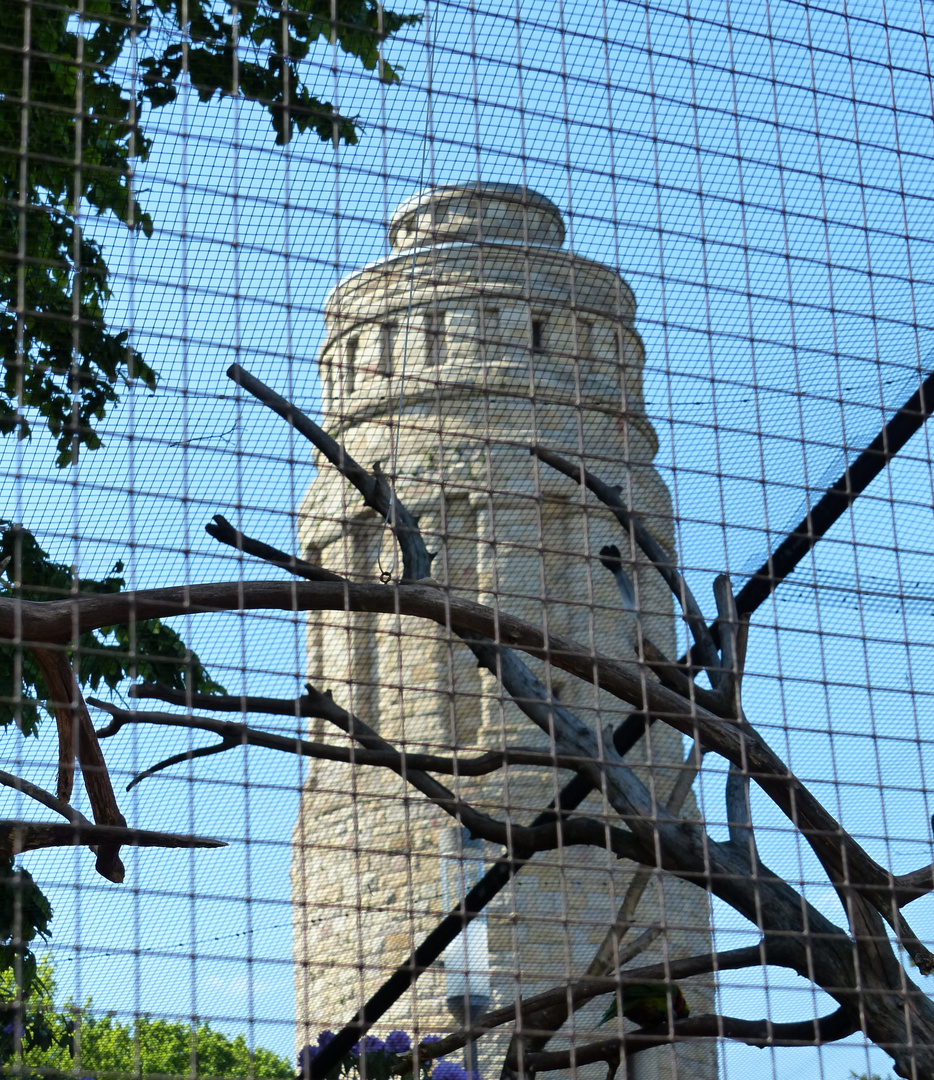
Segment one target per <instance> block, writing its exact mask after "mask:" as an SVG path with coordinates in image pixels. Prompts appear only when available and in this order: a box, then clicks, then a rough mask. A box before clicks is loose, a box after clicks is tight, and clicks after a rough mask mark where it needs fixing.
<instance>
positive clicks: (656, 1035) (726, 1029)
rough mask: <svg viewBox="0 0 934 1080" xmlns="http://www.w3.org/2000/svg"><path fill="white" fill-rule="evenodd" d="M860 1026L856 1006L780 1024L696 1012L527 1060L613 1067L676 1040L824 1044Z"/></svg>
mask: <svg viewBox="0 0 934 1080" xmlns="http://www.w3.org/2000/svg"><path fill="white" fill-rule="evenodd" d="M856 1031H859V1023H858V1021H856V1020H855V1019H854V1018H853V1015H852V1013H851V1012H850V1011H848V1010H846V1009H843V1008H840V1009H837V1010H836V1012H833V1013H830V1014H829V1015H828V1016H822V1017H819V1018H817V1019H814V1020H798V1021H796V1022H793V1023H788V1024H775V1023H773V1022H772V1021H771V1020H768V1019H764V1020H740V1019H739V1018H737V1017H733V1016H716V1015H713V1014H709V1015H702V1016H691V1017H688V1019H687V1020H677V1021H675V1023H674V1024H671V1025H665V1030H664V1031H659V1030H657V1029H651V1028H640V1029H639V1030H637V1031H634V1032H631V1033H628V1032H627V1034H626V1035H625V1037H624V1038H623V1039H620V1038H615V1039H602V1040H601V1041H599V1042H593V1043H589V1044H587V1045H584V1046H575V1047H571V1048H570V1049H568V1050H552V1051H549V1052H547V1053H542V1054H529V1055H528V1057H526V1058H525V1061H524V1065H525V1068H526V1070H527V1071H529V1072H532V1073H535V1072H555V1071H557V1070H559V1069H574V1068H575V1067H580V1066H581V1065H589V1064H591V1063H592V1062H595V1061H606V1062H607V1063H608V1064H610V1065H611V1067H612V1066H613V1065H614V1064H615V1065H618V1064H619V1060H620V1057H621V1056H622V1055H623V1054H625V1056H626V1057H632V1056H633V1055H634V1054H639V1053H642V1051H643V1050H651V1049H652V1047H654V1046H664V1045H667V1044H670V1043H673V1042H684V1041H688V1040H694V1039H730V1040H732V1041H733V1042H742V1043H746V1044H748V1045H749V1046H759V1047H766V1046H822V1045H826V1044H827V1043H831V1042H837V1041H838V1040H839V1039H845V1038H846V1037H847V1036H848V1035H852V1034H853V1033H854V1032H856Z"/></svg>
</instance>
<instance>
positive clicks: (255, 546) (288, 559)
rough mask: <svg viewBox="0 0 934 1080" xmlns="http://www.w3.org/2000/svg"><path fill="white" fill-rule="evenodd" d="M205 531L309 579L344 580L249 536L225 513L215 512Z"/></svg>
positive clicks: (239, 549)
mask: <svg viewBox="0 0 934 1080" xmlns="http://www.w3.org/2000/svg"><path fill="white" fill-rule="evenodd" d="M204 531H205V532H206V533H207V534H208V535H209V536H213V537H214V539H215V540H218V541H219V542H220V543H222V544H227V545H228V547H232V548H235V549H236V550H237V551H242V552H244V553H245V554H247V555H255V556H256V558H258V559H262V560H263V562H268V563H271V564H272V565H273V566H281V567H282V569H283V570H288V571H289V573H291V574H298V575H299V576H300V577H303V578H307V579H308V580H309V581H343V580H344V579H343V578H342V577H341V576H340V574H334V573H332V572H331V571H330V570H325V569H324V567H323V566H316V565H315V564H314V563H310V562H306V561H305V560H304V559H296V558H295V556H294V555H289V553H288V552H287V551H280V550H279V548H274V547H270V545H269V544H264V543H263V542H262V541H261V540H254V539H253V538H252V537H251V536H247V535H246V533H242V532H240V530H239V529H235V528H234V527H233V525H231V524H230V522H229V521H228V520H227V518H225V517H224V515H223V514H215V515H214V520H213V521H212V522H209V523H208V524H207V525H205V526H204Z"/></svg>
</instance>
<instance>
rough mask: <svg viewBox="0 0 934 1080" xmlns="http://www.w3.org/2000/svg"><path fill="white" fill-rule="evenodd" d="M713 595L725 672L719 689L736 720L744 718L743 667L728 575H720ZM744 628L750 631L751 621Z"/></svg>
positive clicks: (734, 606)
mask: <svg viewBox="0 0 934 1080" xmlns="http://www.w3.org/2000/svg"><path fill="white" fill-rule="evenodd" d="M713 594H714V598H715V599H716V601H717V614H718V616H719V618H718V622H717V627H718V629H719V636H720V655H721V662H722V664H723V670H722V672H721V675H720V685H719V687H718V688H717V689H718V691H719V693H720V697H721V698H722V700H723V704H724V706H725V707H726V708H727V709H728V710H729V715H730V716H733V717H735V718H736V719H737V720H738V719H739V718H740V717H741V716H742V715H743V706H742V685H743V672H742V668H741V666H740V658H739V654H740V644H739V633H740V622H739V615H738V614H737V612H736V598H735V597H734V596H733V586H732V584H731V583H730V579H729V578H728V577H727V575H726V574H720V575H719V576H718V577H717V578H716V580H715V581H714V583H713ZM745 625H746V626H747V627H748V625H749V624H748V621H746V623H745Z"/></svg>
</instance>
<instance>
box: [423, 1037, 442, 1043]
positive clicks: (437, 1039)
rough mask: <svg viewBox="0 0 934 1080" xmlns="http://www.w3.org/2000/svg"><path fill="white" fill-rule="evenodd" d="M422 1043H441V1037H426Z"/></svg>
mask: <svg viewBox="0 0 934 1080" xmlns="http://www.w3.org/2000/svg"><path fill="white" fill-rule="evenodd" d="M422 1042H423V1043H429V1042H441V1036H440V1035H426V1036H425V1038H424V1039H422Z"/></svg>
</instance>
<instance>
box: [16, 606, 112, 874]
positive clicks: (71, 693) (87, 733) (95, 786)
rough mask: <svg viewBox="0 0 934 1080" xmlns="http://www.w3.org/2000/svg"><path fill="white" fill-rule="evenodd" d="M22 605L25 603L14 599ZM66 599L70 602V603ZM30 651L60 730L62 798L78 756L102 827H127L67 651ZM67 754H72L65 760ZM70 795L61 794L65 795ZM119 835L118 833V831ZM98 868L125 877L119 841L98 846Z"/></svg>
mask: <svg viewBox="0 0 934 1080" xmlns="http://www.w3.org/2000/svg"><path fill="white" fill-rule="evenodd" d="M11 602H12V603H14V604H15V603H21V601H16V600H14V601H11ZM66 603H67V601H66ZM32 654H33V656H34V657H35V659H36V663H37V664H38V665H39V667H40V669H41V671H42V675H43V678H44V679H45V681H46V685H47V686H48V688H49V692H50V693H51V695H52V699H53V702H56V703H57V704H55V705H54V708H55V718H56V722H57V724H58V732H59V773H58V791H59V798H60V799H62V801H63V802H68V799H69V798H70V796H71V791H72V786H73V780H72V778H73V776H74V758H75V757H77V759H78V763H79V764H80V766H81V774H82V776H83V777H84V787H85V790H86V791H87V793H88V800H89V801H90V803H91V809H92V811H93V813H94V820H95V821H96V822H97V824H98V825H115V826H121V825H123V826H125V825H126V818H124V816H123V814H121V813H120V808H119V806H118V805H117V798H116V796H115V795H114V789H113V785H112V784H111V782H110V773H109V772H108V771H107V762H106V761H105V760H104V755H103V753H102V752H101V748H100V743H98V741H97V735H96V734H95V732H94V725H93V724H92V723H91V717H90V715H89V713H88V708H87V705H85V703H84V698H83V696H82V694H81V688H80V687H79V686H78V680H77V679H76V678H75V673H74V672H73V671H72V669H71V665H70V664H69V663H68V658H67V657H66V656H65V654H64V652H61V651H58V650H54V649H46V648H32ZM68 754H72V755H74V756H72V758H71V760H70V761H67V762H66V759H67V756H68ZM64 792H67V795H65V797H64V798H63V793H64ZM114 835H116V834H114ZM96 869H97V872H98V873H99V874H100V875H101V877H104V878H107V880H108V881H114V882H117V883H118V884H119V883H120V882H121V881H123V879H124V877H125V876H126V869H125V867H124V865H123V863H122V862H121V861H120V845H119V844H114V843H113V842H112V841H104V842H102V843H101V844H100V846H99V847H98V850H97V863H96Z"/></svg>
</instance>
